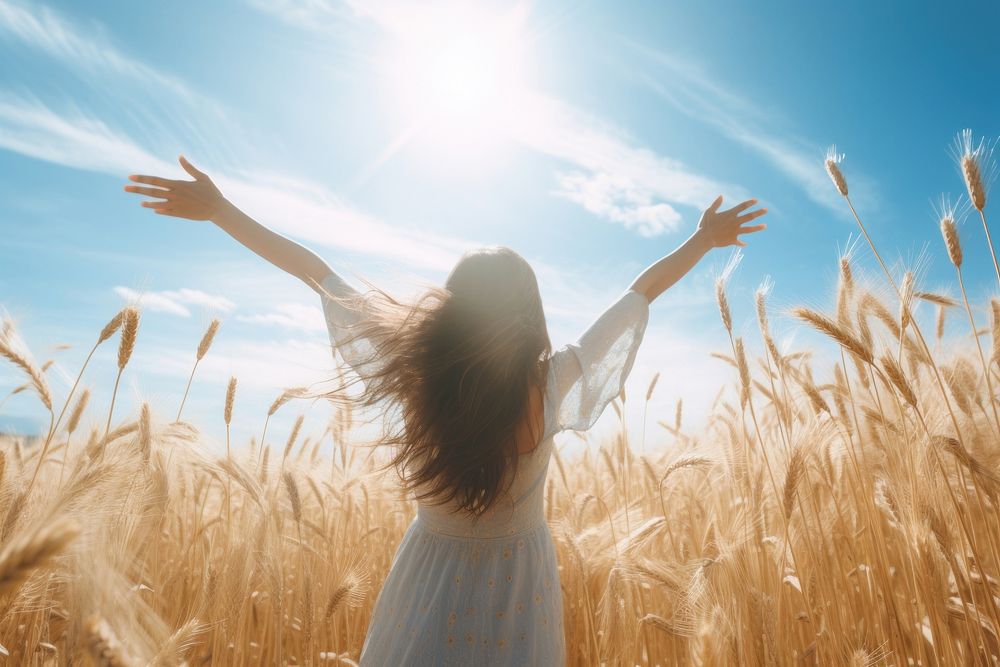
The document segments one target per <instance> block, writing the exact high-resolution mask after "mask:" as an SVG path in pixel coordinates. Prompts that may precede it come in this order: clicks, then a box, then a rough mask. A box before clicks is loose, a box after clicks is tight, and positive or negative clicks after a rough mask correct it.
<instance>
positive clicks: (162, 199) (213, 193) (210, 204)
mask: <svg viewBox="0 0 1000 667" xmlns="http://www.w3.org/2000/svg"><path fill="white" fill-rule="evenodd" d="M179 161H180V163H181V166H182V167H184V171H186V172H187V173H189V174H191V176H192V177H193V178H194V180H193V181H176V180H173V179H169V178H160V177H159V176H137V175H134V174H133V175H132V176H129V180H131V181H135V182H136V183H144V184H145V185H147V186H153V187H143V186H139V185H126V186H125V192H132V193H135V194H138V195H144V196H146V197H155V199H154V200H153V201H143V202H142V205H143V206H145V207H146V208H151V209H153V211H154V212H155V213H158V214H160V215H171V216H174V217H175V218H187V219H188V220H212V219H214V218H215V217H216V216H217V215H218V214H219V212H220V211H221V210H222V209H223V207H224V206H225V204H226V198H225V197H223V196H222V193H221V192H220V191H219V188H217V187H216V186H215V183H213V182H212V179H211V178H209V177H208V174H206V173H205V172H203V171H199V170H198V169H196V168H195V167H194V165H192V164H191V163H190V162H188V161H187V158H185V157H184V156H183V155H182V156H180V160H179Z"/></svg>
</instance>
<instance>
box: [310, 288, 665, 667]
mask: <svg viewBox="0 0 1000 667" xmlns="http://www.w3.org/2000/svg"><path fill="white" fill-rule="evenodd" d="M323 287H324V289H325V290H327V291H328V292H329V293H330V294H331V295H333V296H341V297H342V296H344V295H345V291H347V290H350V288H349V287H347V286H346V284H344V283H343V281H341V280H339V278H336V277H335V276H332V277H331V278H329V279H328V280H327V281H326V282H325V284H324V285H323ZM324 310H325V312H326V316H327V322H328V324H329V326H330V334H331V339H332V341H333V343H334V344H335V345H336V346H337V347H338V349H339V350H340V353H341V355H342V356H343V357H344V359H345V361H346V362H347V363H348V364H349V365H351V366H352V367H354V368H355V369H356V370H358V371H359V374H361V375H362V376H363V374H364V371H365V370H366V369H370V368H371V366H370V364H372V363H379V362H377V361H372V353H373V351H374V350H375V349H377V348H378V342H377V341H365V340H358V339H357V337H356V336H352V335H351V334H350V332H349V329H350V326H351V322H352V319H353V318H355V317H356V316H357V315H356V314H355V313H351V312H349V311H347V310H345V309H344V306H343V305H342V301H340V300H338V299H325V300H324ZM647 317H648V301H647V299H646V297H645V296H643V295H642V294H639V293H637V292H634V291H628V292H626V293H625V294H624V295H622V297H621V298H620V299H619V300H618V301H617V302H615V303H614V304H613V305H612V306H611V307H610V308H609V309H608V310H607V311H606V312H605V313H604V314H603V315H602V316H601V317H600V318H599V319H598V320H597V321H596V322H595V323H594V324H593V325H592V326H591V327H590V328H589V329H588V330H587V331H586V333H584V335H583V336H582V337H581V338H580V339H579V340H578V341H577V342H576V343H574V344H572V345H567V346H565V347H563V348H561V349H559V350H557V351H556V352H555V353H553V354H552V355H551V357H550V358H549V359H548V360H547V362H548V363H547V374H546V377H545V381H544V388H542V389H540V390H539V391H536V392H534V393H531V392H529V399H528V406H527V410H526V413H525V418H524V420H523V422H522V424H521V425H520V427H519V428H518V429H517V432H516V443H517V449H518V456H517V459H516V464H514V465H511V466H509V467H508V468H507V469H506V470H505V474H504V475H505V476H504V479H503V480H502V483H501V485H500V488H501V489H503V490H504V491H503V492H502V493H501V494H499V495H498V497H497V499H496V500H495V502H493V503H491V504H490V506H489V507H488V508H487V509H486V510H485V511H484V512H482V513H481V514H479V515H478V516H476V515H474V514H473V513H470V512H468V511H466V510H465V509H463V508H462V507H461V505H460V503H458V502H457V501H451V502H446V503H442V504H434V502H432V501H431V500H429V499H428V500H420V501H418V510H417V517H416V519H415V520H414V521H413V523H412V524H411V526H410V528H409V529H408V530H407V532H406V534H405V536H404V537H403V540H402V542H401V543H400V546H399V548H398V550H397V552H396V556H395V559H394V561H393V565H392V569H391V571H390V573H389V576H388V578H387V579H386V581H385V583H384V584H383V587H382V591H381V593H380V594H379V599H378V601H377V603H376V606H375V610H374V613H373V616H372V620H371V623H370V625H369V630H368V635H367V637H366V639H365V646H364V649H363V651H362V655H361V663H362V664H370V665H449V664H454V665H473V664H475V665H481V664H482V665H486V664H490V665H493V664H503V665H536V664H544V665H559V664H563V662H564V656H565V645H564V638H563V632H562V591H561V588H560V585H559V572H558V564H557V562H556V554H555V547H554V544H553V542H552V536H551V534H550V532H549V527H548V525H547V523H546V521H545V512H544V494H545V479H546V474H547V471H548V466H549V460H550V456H551V453H552V447H553V446H554V443H553V438H554V436H555V435H556V434H557V433H558V432H560V431H563V430H566V429H574V430H585V429H587V428H589V427H590V426H591V425H592V424H593V423H594V421H596V419H597V417H598V416H599V415H600V414H601V412H603V410H604V407H605V406H606V405H607V403H608V402H609V401H610V400H611V399H612V398H614V397H615V396H617V395H618V393H619V392H620V390H621V386H622V383H623V382H624V379H625V377H626V376H627V375H628V372H629V371H630V370H631V367H632V363H633V361H634V358H635V352H636V350H637V348H638V345H639V342H640V341H641V339H642V335H643V332H644V330H645V325H646V320H647ZM476 444H477V443H475V442H469V443H467V446H469V447H475V446H476Z"/></svg>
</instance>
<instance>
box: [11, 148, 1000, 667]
mask: <svg viewBox="0 0 1000 667" xmlns="http://www.w3.org/2000/svg"><path fill="white" fill-rule="evenodd" d="M961 140H962V142H961V143H960V144H959V151H958V154H957V155H956V157H957V158H958V162H959V165H960V167H961V169H962V174H963V177H964V179H965V184H966V186H967V188H968V195H969V197H968V198H969V205H968V206H966V207H965V208H966V209H967V212H968V213H969V214H971V216H972V217H974V218H975V219H976V221H977V222H978V221H979V220H981V222H982V229H978V225H975V226H974V225H968V226H966V228H965V232H964V233H965V235H966V236H967V238H964V239H960V238H959V235H958V228H957V226H956V222H957V217H958V216H957V215H956V213H955V209H954V208H952V207H950V206H947V205H946V203H945V205H943V206H942V207H941V209H940V210H939V213H940V216H939V217H940V225H941V230H942V245H941V248H940V252H941V256H942V257H947V260H948V261H949V262H950V263H951V264H952V265H953V266H954V268H955V271H956V280H955V288H956V292H957V293H958V294H959V295H960V296H959V297H957V298H956V297H953V296H949V295H946V294H940V293H932V292H926V291H921V289H920V285H919V284H918V283H919V280H918V279H917V278H916V277H915V275H914V274H913V273H911V272H908V271H905V267H904V268H903V269H900V270H898V271H897V270H895V269H894V268H890V267H889V266H887V265H886V264H885V263H884V262H883V259H882V255H881V254H880V253H879V252H878V249H877V248H876V247H875V246H874V245H869V246H868V249H869V250H870V251H871V254H870V257H872V260H871V261H870V262H868V263H870V264H871V266H865V267H858V266H856V264H857V263H858V262H859V260H858V259H857V258H855V257H852V256H850V255H848V256H845V257H843V258H842V259H841V261H840V267H839V275H840V279H839V285H838V286H837V297H836V307H835V308H832V309H831V312H829V313H823V312H818V311H816V310H811V309H807V308H796V309H793V310H792V311H791V312H781V313H773V312H772V311H771V307H770V304H769V303H768V294H769V293H768V285H767V284H765V285H764V286H762V288H761V289H760V290H758V291H757V293H756V302H755V304H754V305H755V308H756V313H757V320H758V324H759V331H757V332H754V335H753V336H752V337H751V336H747V340H744V339H743V338H742V337H740V336H738V335H737V330H736V329H735V328H734V326H733V322H732V315H731V314H730V311H729V305H728V300H727V292H726V287H727V286H726V282H725V280H723V279H720V280H719V282H718V283H717V296H718V302H719V308H720V316H721V324H722V326H723V327H725V329H726V331H727V332H728V333H729V337H730V341H731V345H730V347H729V348H728V349H726V350H724V351H720V353H719V355H718V356H719V357H720V360H721V363H725V364H728V365H730V366H731V369H732V385H731V386H730V387H729V391H728V392H725V393H723V394H720V396H721V397H720V399H719V400H717V401H716V403H715V405H714V407H713V409H712V412H711V414H710V416H709V417H708V418H707V420H706V421H705V422H704V426H703V427H699V428H698V429H697V430H695V431H690V430H688V429H687V428H686V427H685V423H684V415H683V414H682V409H681V406H680V405H678V407H677V411H676V414H671V415H658V416H652V417H653V418H652V419H651V422H652V421H654V420H655V421H656V422H658V424H659V425H658V426H657V427H656V428H660V429H662V434H663V436H664V437H663V438H662V439H663V440H665V442H666V443H667V446H665V447H662V448H659V449H657V450H656V451H651V450H650V449H649V448H646V451H645V453H643V454H639V453H638V452H637V448H635V447H631V446H630V444H629V437H628V433H629V430H628V429H627V428H626V426H627V425H626V424H624V423H622V424H621V430H620V434H619V435H618V436H617V437H612V438H608V439H606V440H604V441H601V442H592V443H590V447H588V448H586V449H585V450H584V451H583V453H582V454H581V455H579V456H577V457H575V458H574V459H573V460H569V459H568V458H567V459H566V460H564V459H563V458H562V457H561V456H560V455H559V454H558V452H557V453H556V454H555V458H554V460H553V462H552V465H551V467H550V471H549V478H548V480H547V488H546V501H547V504H546V514H547V518H548V521H549V524H550V527H551V529H552V534H553V537H554V539H555V543H556V547H557V552H558V557H559V563H560V570H561V583H562V587H563V596H564V607H565V618H564V625H565V633H566V644H567V652H568V654H567V659H568V664H570V665H598V664H607V665H637V664H641V665H646V664H649V665H733V664H744V665H797V664H804V665H814V664H819V665H852V666H861V665H881V664H890V665H907V664H909V665H918V664H919V665H960V664H990V665H992V664H996V663H997V661H998V656H1000V637H998V632H1000V521H998V518H1000V517H998V514H997V511H998V503H1000V415H998V408H997V394H996V391H995V389H994V386H995V384H997V383H1000V365H998V364H1000V301H997V300H993V301H991V302H989V303H987V304H982V306H985V311H986V313H987V314H988V317H987V318H984V317H982V315H981V313H980V311H979V310H978V309H976V308H973V306H972V305H971V304H970V303H969V301H968V299H967V298H966V296H965V285H964V279H963V274H962V264H963V250H964V251H965V252H967V253H992V251H993V248H992V242H991V241H990V240H989V238H988V234H989V228H988V226H987V220H986V215H985V212H984V211H985V206H986V195H987V192H986V190H987V188H986V186H987V185H988V184H989V179H988V178H986V176H987V175H988V173H989V168H990V163H989V162H988V159H989V154H988V151H986V150H985V149H984V144H982V143H980V144H979V145H978V146H977V145H974V144H973V143H972V142H971V135H962V137H961ZM841 159H842V156H839V155H837V154H836V153H835V152H831V154H830V155H829V157H828V158H827V161H826V167H827V169H828V171H829V172H830V175H831V178H832V181H833V184H834V187H836V188H837V191H839V193H840V194H841V195H842V196H843V198H844V200H845V207H847V208H849V210H850V211H851V212H852V213H854V215H855V219H856V222H857V224H858V225H859V226H860V231H861V233H862V237H863V238H864V239H865V241H866V242H867V243H869V244H871V239H870V238H869V236H868V231H869V230H868V229H867V228H866V227H865V226H864V225H863V224H862V218H861V217H860V216H858V215H857V212H856V211H855V208H854V205H853V203H852V202H851V199H850V196H849V190H848V185H847V180H846V178H845V175H844V174H843V172H842V170H841V162H840V160H841ZM978 232H985V235H984V234H980V233H978ZM963 241H964V243H965V245H966V246H967V247H965V248H963ZM994 262H995V260H994ZM994 267H995V268H996V265H995V264H994ZM858 269H862V270H864V271H868V272H869V273H871V274H872V275H874V276H876V278H875V279H870V280H861V279H859V278H856V277H855V276H856V275H861V273H862V271H859V270H858ZM997 279H998V281H1000V268H997ZM982 306H981V307H982ZM920 313H924V315H920ZM931 314H933V315H931ZM777 315H780V316H782V317H791V318H795V319H796V320H797V321H799V322H801V323H802V324H803V325H804V326H805V327H808V328H809V329H810V330H813V331H815V332H816V334H817V335H818V336H822V337H823V338H824V339H826V343H825V345H826V346H827V347H828V349H826V350H825V352H826V354H823V355H820V354H814V352H813V351H812V350H786V349H780V348H779V345H778V344H777V343H776V342H775V339H774V338H773V336H772V334H771V330H770V325H769V322H768V318H769V316H777ZM928 315H930V316H928ZM977 315H979V317H978V318H977ZM948 318H950V320H949V321H950V326H951V328H953V329H956V330H958V329H962V330H963V331H964V333H963V334H961V335H957V336H956V337H954V338H948V339H945V338H943V333H944V323H945V321H946V319H948ZM935 319H936V321H935ZM928 324H929V325H931V326H927V325H928ZM216 328H217V323H213V325H212V327H210V329H209V331H208V332H206V334H205V337H204V339H203V340H202V344H201V345H200V346H199V348H198V350H197V354H196V358H197V360H199V361H200V360H201V359H202V358H203V357H204V356H205V355H206V354H209V353H210V347H211V344H212V338H213V336H214V335H215V330H216ZM925 329H926V330H925ZM140 337H141V331H140V315H139V312H138V311H137V310H135V309H134V308H131V307H127V308H126V309H124V310H123V311H122V312H120V313H118V315H116V316H115V317H114V318H113V319H112V320H111V322H109V324H108V326H107V327H106V328H105V330H104V331H102V332H101V333H100V334H99V336H98V342H97V344H96V345H95V346H94V348H95V349H96V348H97V346H99V345H114V344H115V338H117V340H118V348H119V350H118V365H119V380H120V378H121V375H122V374H123V373H127V372H128V363H129V360H130V357H131V353H132V349H133V348H134V346H135V344H136V340H137V338H140ZM946 342H949V343H951V344H945V343H946ZM0 355H2V356H3V357H4V359H5V360H6V361H7V362H10V363H11V364H13V366H14V367H16V368H17V369H19V372H23V374H24V380H25V384H24V385H23V387H19V388H18V389H16V390H15V391H30V392H34V393H35V395H36V396H37V398H38V400H40V401H41V402H42V404H43V405H44V406H45V408H46V409H47V410H48V413H49V414H50V415H51V420H50V428H49V432H48V434H47V436H46V435H43V436H42V437H40V438H37V439H34V440H32V441H30V442H22V441H20V440H17V439H11V438H8V439H6V440H4V441H3V442H2V445H3V446H2V451H0V544H2V547H0V644H2V648H0V653H2V654H3V656H5V658H6V662H8V663H9V664H19V665H29V664H39V665H46V664H86V661H91V662H92V663H93V664H97V665H146V664H151V665H177V664H188V665H203V664H219V665H234V664H241V665H242V664H300V665H305V664H333V665H335V664H345V665H350V664H355V662H356V661H357V659H358V655H359V653H360V649H361V645H362V643H363V640H364V634H365V629H366V625H367V622H368V618H369V615H370V613H371V611H372V608H373V605H374V602H375V599H376V595H377V593H378V590H379V587H380V584H381V582H382V580H383V579H384V577H385V576H386V574H387V572H388V569H389V566H390V564H391V561H392V557H393V554H394V551H395V549H396V546H397V544H398V543H399V541H400V539H401V538H402V536H403V533H404V532H405V530H406V528H407V526H408V525H409V523H410V521H411V520H412V518H413V517H414V514H415V509H416V508H415V504H414V503H413V502H412V501H410V500H407V499H406V498H404V497H402V496H401V495H400V493H399V491H398V486H397V485H396V483H395V481H394V480H393V479H392V478H391V476H390V475H386V474H380V473H378V472H377V471H376V463H375V460H374V458H373V456H372V455H371V452H370V450H368V449H365V448H359V447H354V446H352V443H351V442H349V440H350V435H349V434H350V432H351V428H350V427H351V419H352V417H351V414H350V410H349V406H346V405H345V404H343V403H336V404H335V406H334V417H333V418H332V420H331V423H330V427H329V428H328V429H327V430H326V431H325V432H324V433H322V434H316V436H315V437H312V438H305V437H301V438H300V435H303V434H301V433H300V427H301V426H302V422H301V420H300V421H298V422H296V425H295V427H294V428H293V430H292V432H291V433H280V434H271V435H269V436H268V435H265V436H264V437H262V439H261V440H260V442H264V443H267V444H266V445H265V446H264V447H263V448H262V447H259V446H258V444H257V442H253V443H250V444H249V446H247V444H246V443H239V445H238V446H237V444H236V443H233V444H232V446H231V447H230V444H229V443H228V437H227V454H226V455H224V456H219V455H217V454H211V453H210V452H209V451H208V450H207V448H205V447H204V446H203V439H202V437H201V436H200V433H199V430H198V429H197V427H196V426H195V425H192V424H189V423H187V422H184V421H182V420H180V414H178V419H177V420H174V421H168V420H169V419H171V418H173V415H172V414H169V415H168V414H166V412H167V408H166V406H163V409H160V406H156V405H152V406H150V405H143V407H142V409H141V410H140V411H139V413H138V414H135V415H128V416H119V415H117V413H113V414H109V415H91V414H90V413H89V411H88V399H89V396H90V395H89V393H88V392H86V391H83V390H80V391H76V389H77V387H76V386H75V385H74V391H73V392H71V394H70V396H69V398H68V399H66V400H65V402H62V401H60V403H58V404H56V403H54V399H53V396H52V392H51V390H50V388H49V384H48V381H47V378H46V368H45V367H44V366H39V365H37V364H36V362H35V361H34V360H33V358H32V356H31V354H30V351H29V350H28V348H27V346H26V345H24V344H23V342H22V341H21V340H20V339H19V337H18V335H17V332H16V331H15V330H14V328H13V325H12V324H10V323H9V322H8V323H6V324H5V325H4V330H3V334H2V336H0ZM821 359H822V360H824V361H820V360H821ZM88 360H89V358H88ZM194 371H195V369H192V374H191V378H192V381H194V382H197V376H196V374H195V372H194ZM83 375H85V367H84V368H83V369H80V376H83ZM77 380H78V382H79V377H78V378H77ZM655 384H656V382H655V380H654V382H653V384H652V385H650V387H649V390H648V391H647V393H646V395H645V396H644V397H643V396H640V397H638V398H637V397H635V396H630V397H627V398H626V396H624V395H622V396H621V397H619V399H618V400H616V401H615V402H614V403H613V408H614V409H615V411H617V414H618V416H619V420H620V421H621V416H622V415H623V414H625V413H624V410H623V403H624V402H625V401H635V400H639V401H646V402H647V403H648V402H649V400H650V398H651V396H652V394H653V393H654V391H655ZM117 390H118V383H117V382H116V383H115V386H114V387H113V388H112V387H108V388H107V391H108V392H109V393H111V395H112V396H114V395H115V393H116V392H117ZM725 396H730V397H731V399H726V398H724V397H725ZM306 399H308V396H307V395H306V394H305V392H303V391H301V390H299V389H289V390H286V391H283V392H282V393H281V394H280V396H279V397H278V399H277V400H276V401H275V402H274V404H273V405H272V406H271V409H270V410H269V411H268V413H267V414H266V415H260V417H261V421H262V422H264V423H265V426H264V429H265V433H266V419H267V418H268V417H270V416H272V415H273V414H274V413H275V412H277V411H278V410H282V409H287V408H285V406H286V405H288V404H289V403H292V402H295V401H301V400H306ZM234 400H238V387H237V379H236V378H234V379H233V380H232V381H231V382H230V385H229V391H228V393H227V395H226V396H225V397H220V411H219V420H220V423H225V425H226V431H227V434H228V431H229V425H230V422H231V419H232V405H233V401H234ZM113 409H114V408H113V399H112V412H113ZM657 417H658V418H657ZM88 420H89V421H90V422H93V423H95V424H98V425H97V426H94V427H93V428H91V429H83V428H81V426H80V425H81V422H84V421H88ZM213 428H214V426H213Z"/></svg>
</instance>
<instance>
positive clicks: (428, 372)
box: [348, 247, 552, 516]
mask: <svg viewBox="0 0 1000 667" xmlns="http://www.w3.org/2000/svg"><path fill="white" fill-rule="evenodd" d="M357 300H359V301H360V303H354V304H352V305H351V307H352V308H355V309H359V310H360V311H361V312H363V313H364V314H365V317H364V318H363V320H362V322H361V323H360V324H358V325H357V326H355V327H352V328H351V332H350V333H349V339H348V340H349V341H353V340H356V339H358V338H365V339H368V340H369V341H372V342H373V343H374V353H373V355H372V359H370V360H369V361H370V362H371V363H362V364H361V367H362V369H363V377H361V378H359V379H361V380H362V381H363V382H364V389H363V391H362V392H361V395H360V396H359V397H358V399H357V400H358V401H359V402H360V403H361V404H363V405H365V406H368V407H378V408H379V409H380V410H383V411H385V410H387V406H392V409H393V410H395V409H396V408H397V407H398V413H395V412H394V414H396V415H398V417H399V418H396V419H393V420H386V423H385V424H384V426H383V433H382V436H381V438H380V439H379V441H378V444H385V445H392V446H394V454H393V456H392V459H391V461H390V463H389V464H388V465H387V467H395V468H396V469H397V471H398V472H399V474H400V477H401V479H402V480H403V483H404V486H405V487H406V488H407V489H408V490H411V491H413V492H414V493H415V495H416V497H417V498H418V499H420V500H423V501H427V502H430V503H432V504H445V503H454V504H456V505H457V506H458V508H460V509H462V510H465V511H467V512H469V513H470V514H471V515H473V516H479V515H481V514H482V513H483V512H485V511H486V510H487V509H489V508H490V507H492V506H493V504H494V503H495V502H496V501H497V500H498V499H499V498H500V497H501V496H502V494H503V493H505V492H506V491H507V490H508V489H509V486H510V482H511V481H512V480H513V476H510V477H509V478H508V483H507V484H506V486H504V480H505V473H506V472H507V471H508V469H513V468H514V467H515V466H516V465H517V454H518V452H517V442H516V437H517V435H518V432H519V431H520V430H521V429H522V428H524V426H525V421H526V419H531V423H530V424H528V428H529V429H530V430H529V433H530V434H531V435H532V437H533V438H535V439H536V440H537V438H539V437H540V436H541V428H542V425H541V424H540V423H537V422H538V419H536V417H537V415H536V414H534V413H531V414H529V399H530V396H531V392H532V390H533V389H538V390H541V391H544V383H545V378H546V376H547V370H548V363H549V356H550V355H551V349H552V348H551V343H550V341H549V336H548V330H547V328H546V325H545V315H544V312H543V310H542V301H541V296H540V295H539V292H538V282H537V280H536V278H535V274H534V271H532V269H531V267H530V266H529V265H528V263H527V262H526V261H525V260H524V258H522V257H521V256H520V255H518V254H517V253H516V252H514V251H513V250H510V249H509V248H504V247H489V248H482V249H479V250H475V251H472V252H469V253H467V254H466V255H464V256H463V257H462V258H461V260H459V262H458V264H457V265H456V266H455V268H454V269H453V270H452V272H451V274H450V275H449V276H448V279H447V281H446V282H445V285H444V287H443V288H432V289H429V290H427V291H426V292H425V293H424V294H422V295H421V296H420V297H419V298H418V299H416V300H415V302H412V303H404V302H401V301H398V300H396V299H394V298H393V297H391V296H390V295H388V294H386V293H385V292H383V291H381V290H378V289H371V290H369V291H368V292H366V293H364V294H362V295H360V296H359V297H357ZM502 487H503V488H502Z"/></svg>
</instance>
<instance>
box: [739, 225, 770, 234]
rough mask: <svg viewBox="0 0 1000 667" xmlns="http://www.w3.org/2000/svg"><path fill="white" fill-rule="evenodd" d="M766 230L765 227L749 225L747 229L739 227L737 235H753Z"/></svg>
mask: <svg viewBox="0 0 1000 667" xmlns="http://www.w3.org/2000/svg"><path fill="white" fill-rule="evenodd" d="M765 229H767V225H750V226H749V227H740V229H739V231H737V232H736V233H737V234H753V233H754V232H762V231H764V230H765Z"/></svg>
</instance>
